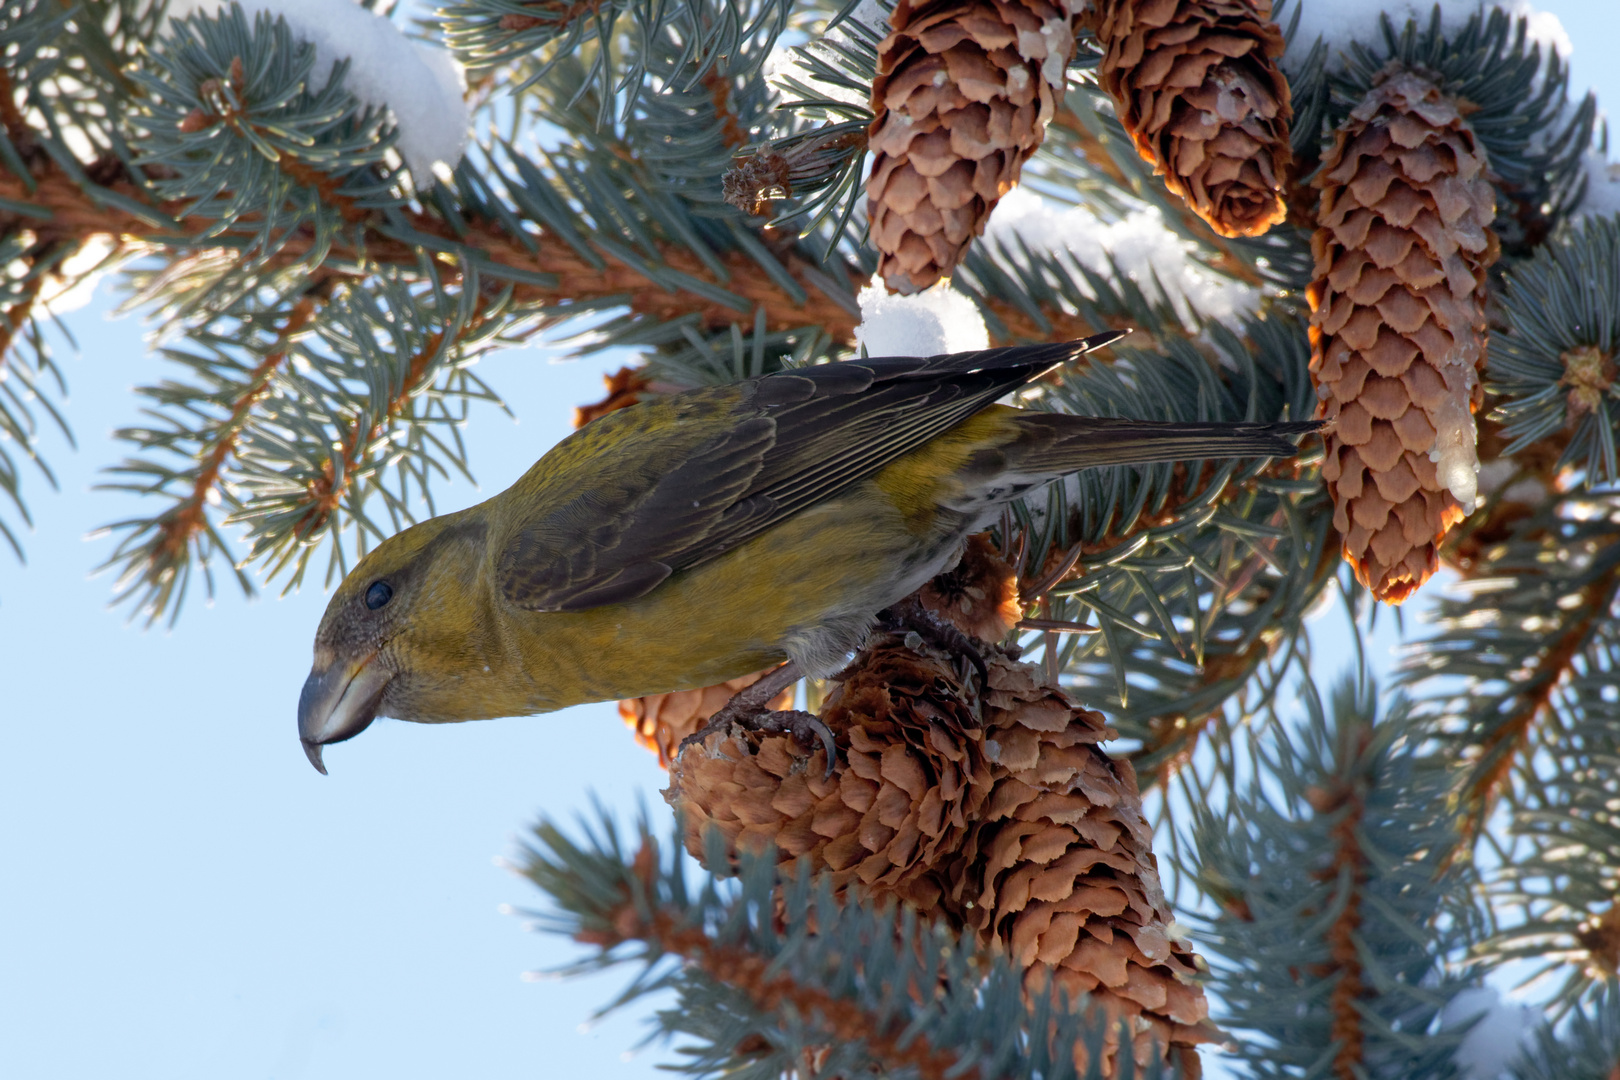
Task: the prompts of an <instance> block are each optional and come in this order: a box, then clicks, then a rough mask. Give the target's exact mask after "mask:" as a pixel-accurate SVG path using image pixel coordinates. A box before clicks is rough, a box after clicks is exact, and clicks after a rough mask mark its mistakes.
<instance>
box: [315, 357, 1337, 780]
mask: <svg viewBox="0 0 1620 1080" xmlns="http://www.w3.org/2000/svg"><path fill="white" fill-rule="evenodd" d="M1113 336H1114V335H1109V336H1108V338H1107V339H1106V340H1112V338H1113ZM1100 343H1102V342H1100V341H1099V340H1098V339H1092V340H1091V341H1090V342H1078V343H1067V344H1060V345H1039V346H1020V347H1015V348H1008V349H993V350H989V351H985V352H978V353H960V354H954V355H949V356H938V357H933V358H930V359H913V358H888V359H877V360H863V361H859V362H849V363H839V364H826V365H822V366H817V367H812V368H805V369H799V370H795V371H791V372H780V373H777V374H773V375H767V376H763V377H761V378H757V379H750V380H747V381H745V382H741V383H736V384H733V385H730V386H719V387H708V388H704V389H699V390H692V391H688V392H685V393H681V394H673V395H670V396H667V397H663V398H659V399H656V400H654V401H650V402H646V403H642V404H639V405H635V406H632V407H631V408H628V409H622V410H620V411H618V412H613V413H609V414H608V415H606V416H603V417H601V418H600V419H598V420H596V421H595V422H594V423H591V424H589V425H587V426H586V427H584V428H583V429H581V430H579V431H577V432H575V433H574V434H572V435H570V436H569V437H568V438H566V439H564V440H563V441H562V442H561V443H558V444H557V446H555V447H554V448H553V449H552V450H551V451H550V452H548V453H547V454H546V455H545V456H544V457H543V458H541V459H540V461H539V462H537V463H536V464H535V465H534V467H533V468H531V469H530V470H529V471H528V472H527V473H526V474H525V475H524V476H523V477H522V478H521V479H520V480H518V482H517V483H515V484H513V485H512V486H511V487H510V488H508V489H507V490H506V491H503V492H501V493H500V494H499V495H496V496H495V497H494V498H492V499H489V500H487V501H486V502H483V503H481V504H479V505H477V506H474V507H472V508H470V509H467V510H463V511H461V512H459V513H455V514H447V515H445V516H444V517H439V518H435V519H433V520H431V521H427V522H423V523H422V524H420V525H416V526H414V527H412V528H409V529H406V530H405V531H404V532H402V533H400V534H399V535H397V536H394V537H391V538H390V539H389V540H387V541H385V542H384V543H383V544H381V545H379V546H378V547H377V549H376V550H375V551H373V552H371V553H370V554H369V555H367V556H366V557H365V558H364V559H363V560H361V562H360V563H359V565H358V566H356V567H355V568H354V570H353V571H352V572H351V573H350V574H349V575H348V577H347V578H346V579H345V580H344V581H343V583H342V585H340V586H339V588H338V590H337V593H336V595H334V596H333V597H332V601H331V603H330V605H329V606H328V607H327V610H326V615H325V617H324V618H323V619H322V620H321V626H320V629H319V630H318V632H317V633H316V637H315V664H314V670H313V671H312V672H311V674H310V677H309V681H308V682H307V683H306V685H305V687H304V693H303V697H302V698H301V700H300V702H299V732H300V735H301V737H302V738H303V740H304V744H305V748H306V750H308V751H309V753H310V758H311V760H312V761H313V762H314V763H315V764H316V766H317V767H318V768H319V767H321V766H320V750H319V747H320V746H321V745H322V744H324V743H330V742H337V741H340V740H342V739H346V738H350V737H352V736H353V735H355V734H357V733H358V732H359V731H360V730H362V729H363V728H364V727H365V726H366V724H368V723H369V722H370V721H371V719H372V717H373V716H376V715H387V716H396V717H400V718H402V719H406V720H419V721H427V722H444V721H456V720H479V719H486V718H490V717H497V716H515V715H525V714H529V713H539V712H547V711H550V710H552V709H560V708H563V707H565V706H568V705H575V704H579V703H581V702H587V701H603V700H611V699H615V698H625V697H638V696H642V695H645V694H653V693H663V692H666V691H671V690H678V689H687V688H694V687H701V686H709V685H712V684H715V683H718V682H721V681H724V680H726V679H730V678H734V677H736V676H738V675H742V674H745V673H747V672H750V671H755V670H758V669H759V668H761V667H764V666H766V665H767V664H769V663H771V662H773V661H779V660H782V659H784V658H788V657H791V658H793V659H795V660H797V661H799V663H800V666H801V667H803V668H804V669H805V670H807V671H809V672H811V673H826V672H829V671H831V670H833V669H835V668H836V667H837V666H838V665H839V664H840V663H841V661H842V659H843V658H844V657H845V656H846V655H847V654H848V652H849V651H850V650H851V649H853V648H854V647H855V646H856V645H858V644H859V642H860V639H861V637H862V636H863V635H864V634H865V633H866V631H867V629H868V628H869V626H870V625H871V623H872V620H873V617H874V616H875V614H876V613H877V612H878V611H880V610H882V609H883V608H885V607H887V606H888V605H890V604H893V603H894V602H895V601H897V600H899V599H901V598H902V597H904V596H906V595H907V594H909V593H910V592H912V591H913V590H914V589H916V588H917V587H918V586H920V585H921V584H922V583H923V582H924V581H926V580H928V579H929V578H930V577H932V576H934V575H935V574H937V573H939V572H941V571H942V570H944V569H946V568H947V567H948V566H949V565H950V564H951V563H952V562H953V561H954V560H955V559H956V558H957V556H958V554H959V552H960V550H961V546H962V543H963V541H964V539H965V538H966V536H967V535H968V534H969V533H971V532H974V531H976V530H978V529H981V528H983V527H985V525H986V524H987V523H988V522H990V521H992V520H994V519H995V518H997V517H999V515H1000V513H1001V509H1002V507H1003V506H1004V505H1005V504H1006V503H1007V502H1009V501H1011V500H1013V499H1016V498H1019V497H1021V496H1023V495H1024V494H1025V493H1026V492H1028V491H1029V489H1031V488H1033V487H1036V486H1038V485H1041V484H1044V483H1046V482H1048V481H1050V480H1053V479H1056V478H1057V477H1061V476H1063V475H1065V474H1067V473H1071V472H1074V471H1076V470H1078V469H1082V468H1087V467H1090V466H1096V465H1110V464H1122V463H1133V462H1151V461H1166V460H1181V459H1192V458H1203V459H1207V458H1219V457H1236V456H1244V455H1255V456H1275V455H1288V454H1292V453H1293V452H1294V447H1293V445H1292V443H1290V442H1289V441H1287V440H1286V439H1285V438H1283V436H1285V435H1296V434H1299V433H1300V432H1303V431H1307V430H1311V429H1313V428H1314V427H1315V425H1314V424H1310V423H1305V424H1255V423H1238V424H1220V423H1214V424H1154V423H1145V422H1138V421H1131V420H1115V419H1098V418H1091V417H1079V416H1066V415H1060V414H1054V413H1038V412H1027V411H1024V410H1019V409H1013V408H1008V407H1005V406H1000V405H996V404H994V402H995V401H996V399H997V398H1000V397H1001V396H1003V395H1004V394H1006V393H1008V392H1009V391H1011V390H1014V389H1016V388H1017V387H1019V386H1020V385H1022V384H1023V383H1025V382H1027V381H1028V380H1030V379H1032V378H1034V377H1036V376H1038V375H1040V374H1041V373H1043V372H1044V371H1046V370H1048V369H1050V368H1051V367H1052V366H1054V365H1056V364H1060V363H1062V362H1064V361H1066V360H1069V359H1071V358H1073V357H1074V356H1077V355H1079V354H1080V353H1081V352H1084V351H1085V350H1086V348H1087V347H1094V346H1095V345H1096V344H1100ZM323 771H324V770H323Z"/></svg>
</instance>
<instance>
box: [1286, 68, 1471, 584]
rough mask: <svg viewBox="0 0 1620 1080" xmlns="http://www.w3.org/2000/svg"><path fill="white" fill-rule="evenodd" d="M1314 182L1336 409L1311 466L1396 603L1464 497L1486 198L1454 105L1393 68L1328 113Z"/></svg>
mask: <svg viewBox="0 0 1620 1080" xmlns="http://www.w3.org/2000/svg"><path fill="white" fill-rule="evenodd" d="M1315 184H1316V186H1317V187H1318V188H1320V189H1321V192H1322V197H1321V204H1320V206H1319V207H1318V210H1317V230H1316V233H1315V236H1314V237H1313V238H1312V241H1311V248H1312V251H1313V252H1314V254H1315V256H1316V280H1315V282H1313V283H1312V285H1311V287H1310V290H1309V297H1310V301H1311V309H1312V316H1311V342H1312V349H1313V355H1312V357H1311V371H1312V373H1313V374H1314V376H1315V379H1316V387H1317V389H1316V392H1317V396H1318V397H1320V398H1321V399H1322V405H1321V415H1323V416H1326V417H1330V418H1334V419H1336V420H1337V424H1336V425H1335V426H1334V427H1333V428H1331V429H1330V430H1329V432H1328V438H1327V450H1328V452H1327V459H1326V461H1325V462H1324V463H1323V466H1322V475H1323V477H1324V478H1326V480H1327V481H1328V487H1329V490H1330V491H1331V492H1332V494H1333V498H1334V502H1335V504H1336V508H1335V511H1334V524H1335V526H1337V528H1338V530H1339V532H1340V533H1341V535H1342V536H1343V538H1344V556H1345V558H1346V559H1347V560H1349V561H1350V563H1351V564H1352V565H1353V566H1354V567H1355V570H1356V577H1357V578H1358V579H1359V580H1360V581H1361V582H1362V584H1364V585H1366V586H1367V587H1368V588H1370V589H1371V590H1372V591H1373V593H1374V595H1376V596H1377V597H1379V599H1381V600H1385V601H1387V602H1389V603H1392V604H1398V603H1400V602H1401V601H1402V600H1404V599H1406V597H1408V596H1410V595H1411V593H1412V591H1413V590H1414V589H1416V588H1417V587H1418V586H1419V585H1421V584H1423V582H1424V581H1426V580H1427V579H1428V578H1429V575H1431V574H1433V573H1434V571H1435V569H1436V568H1437V567H1438V566H1439V554H1438V545H1439V543H1440V541H1441V539H1442V538H1443V537H1444V536H1445V534H1446V532H1447V531H1448V530H1450V529H1451V527H1452V526H1454V525H1456V524H1457V523H1458V522H1460V521H1461V520H1462V519H1463V517H1464V516H1465V515H1466V514H1468V513H1470V512H1472V510H1473V504H1474V496H1475V490H1476V487H1475V485H1476V479H1475V470H1476V467H1477V458H1476V456H1475V447H1474V444H1475V427H1474V418H1473V415H1472V414H1473V412H1474V411H1475V410H1477V409H1478V408H1479V406H1480V404H1481V402H1482V401H1483V397H1484V390H1483V387H1482V386H1481V384H1480V380H1479V375H1478V369H1479V368H1480V367H1482V366H1483V364H1484V361H1485V314H1484V304H1485V272H1486V268H1487V267H1489V266H1490V265H1491V263H1493V262H1495V261H1496V257H1497V254H1498V244H1497V239H1496V234H1495V233H1494V232H1492V231H1491V228H1490V222H1491V220H1492V218H1493V216H1494V214H1495V196H1494V194H1493V192H1492V189H1491V185H1490V182H1489V181H1488V179H1487V178H1486V162H1485V154H1484V151H1483V150H1482V149H1481V148H1480V147H1478V146H1477V144H1476V141H1475V138H1474V134H1473V131H1472V130H1471V129H1470V128H1469V126H1468V124H1467V123H1466V122H1465V121H1464V120H1463V118H1462V116H1461V115H1460V113H1459V112H1458V109H1457V105H1456V103H1455V102H1454V101H1452V100H1451V99H1450V98H1447V97H1446V96H1445V95H1443V94H1442V93H1441V92H1440V90H1439V89H1438V88H1437V87H1436V86H1435V85H1434V83H1432V82H1430V81H1429V80H1427V79H1425V78H1423V77H1422V76H1420V75H1418V74H1416V73H1414V72H1412V71H1410V70H1405V69H1400V70H1392V71H1389V72H1386V74H1385V76H1384V77H1383V79H1382V81H1381V82H1380V83H1379V84H1378V85H1377V86H1376V87H1374V89H1373V90H1372V91H1371V92H1370V93H1369V94H1368V95H1367V97H1366V98H1365V99H1364V100H1363V101H1362V102H1361V104H1360V105H1358V106H1357V107H1356V109H1355V110H1354V111H1353V112H1352V113H1351V114H1350V116H1349V117H1348V118H1347V119H1346V120H1345V122H1344V123H1343V124H1341V125H1340V127H1339V131H1338V135H1337V138H1336V139H1335V142H1334V146H1333V149H1332V151H1331V152H1330V153H1329V154H1328V155H1327V158H1326V159H1325V160H1324V162H1323V165H1322V171H1321V173H1320V174H1319V175H1318V177H1317V179H1316V181H1315Z"/></svg>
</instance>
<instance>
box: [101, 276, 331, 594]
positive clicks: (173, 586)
mask: <svg viewBox="0 0 1620 1080" xmlns="http://www.w3.org/2000/svg"><path fill="white" fill-rule="evenodd" d="M337 282H338V276H337V275H336V274H331V273H319V272H317V274H316V275H315V276H313V277H311V278H309V279H308V280H306V281H304V282H302V283H301V295H299V296H297V298H296V299H294V300H293V301H292V303H291V306H290V307H288V308H286V309H285V310H284V313H282V314H281V315H280V316H279V318H278V319H277V320H276V322H275V324H274V325H275V328H274V330H273V331H272V333H273V340H272V343H271V344H270V345H269V347H268V348H267V349H266V350H265V351H264V353H263V355H262V358H261V359H259V360H258V362H257V363H255V364H254V365H253V366H252V367H251V368H249V369H247V371H246V372H245V374H244V375H243V377H242V378H241V379H240V380H238V381H236V382H234V383H232V384H230V385H229V388H228V390H227V392H226V393H225V394H224V395H216V396H215V400H216V401H220V402H221V403H222V404H223V406H224V408H223V413H222V415H221V414H217V413H216V416H217V417H218V419H217V421H216V422H215V423H212V424H209V425H208V426H207V427H206V429H205V430H206V435H204V436H203V437H202V438H201V439H200V440H197V445H196V448H195V450H194V451H193V455H194V465H193V467H191V468H189V469H187V470H185V471H183V472H180V473H177V474H173V475H172V477H171V476H170V475H166V474H165V471H164V470H162V469H160V468H153V467H151V466H150V465H146V464H143V463H141V462H137V461H128V462H125V463H124V464H123V465H122V466H120V467H118V468H116V469H115V470H113V472H114V475H118V476H122V477H126V478H133V477H134V476H147V477H151V478H153V480H155V481H156V483H157V484H159V485H161V487H160V488H158V490H162V491H166V492H173V498H174V501H173V502H172V503H171V504H170V505H169V506H168V507H167V508H166V509H165V510H163V511H162V512H161V513H160V514H159V515H158V516H157V517H155V518H151V519H146V520H139V519H137V520H133V521H125V522H120V523H118V524H116V525H113V526H110V527H109V528H110V529H112V530H121V531H123V532H124V535H123V536H122V538H121V539H120V540H119V543H118V546H117V547H116V548H115V549H114V551H113V553H112V554H111V555H110V556H109V557H108V558H107V559H106V561H105V562H103V563H102V565H101V567H100V569H103V570H105V569H111V568H115V567H123V568H124V570H123V573H122V574H121V575H120V578H119V581H118V584H117V585H116V586H115V591H116V592H117V593H118V595H117V596H116V598H115V600H114V601H113V602H114V603H115V604H116V603H119V602H121V601H124V600H130V601H133V603H134V605H135V607H136V609H137V610H138V611H144V612H146V613H147V614H148V620H149V621H151V620H155V619H157V618H158V617H160V616H161V614H162V613H164V612H168V613H169V615H170V621H171V624H172V622H173V620H174V619H175V618H178V616H179V612H180V605H181V601H182V599H183V597H184V595H185V592H186V588H187V583H188V579H189V576H190V573H191V571H192V569H193V568H194V567H196V566H203V567H204V568H207V567H208V566H209V564H210V562H211V560H212V556H213V554H214V552H216V551H218V552H221V553H224V552H228V551H229V550H230V547H229V545H228V543H227V542H226V540H225V537H224V536H223V535H222V534H221V532H220V529H219V525H218V522H217V520H215V519H214V518H213V517H211V516H210V507H211V506H215V505H221V506H222V505H226V503H227V499H228V500H229V505H230V507H231V508H232V509H236V508H239V505H240V504H239V502H238V500H237V499H236V497H235V496H234V494H231V489H232V487H233V486H234V485H231V484H228V483H227V482H226V467H227V465H228V464H230V463H231V462H232V459H233V458H234V457H235V456H236V454H237V451H238V449H239V448H240V446H241V443H242V440H243V438H244V436H245V435H246V434H247V433H248V431H249V429H250V425H251V424H253V423H254V422H255V420H256V417H255V415H254V411H255V409H257V408H258V407H259V406H260V405H261V404H262V403H263V401H264V400H265V398H266V397H267V396H268V395H269V394H270V393H271V391H272V386H273V380H274V379H275V377H276V375H277V373H278V372H279V371H280V370H281V368H282V367H283V366H284V365H285V364H286V363H287V361H288V358H289V357H290V356H291V342H292V340H293V339H294V338H295V337H296V336H297V335H299V334H301V333H303V332H304V331H305V330H306V329H307V328H308V326H309V324H310V322H311V321H312V320H313V319H314V317H315V315H316V313H317V311H318V310H319V308H320V307H321V306H322V305H323V304H325V303H326V302H327V301H329V300H330V299H331V298H332V291H333V288H334V287H335V286H336V284H337ZM289 299H290V298H289ZM214 368H215V370H216V371H217V370H219V365H214ZM221 399H222V400H221ZM160 400H164V399H161V398H160ZM165 403H166V404H171V405H172V404H175V403H178V402H177V399H176V397H175V396H173V391H172V390H171V392H170V394H169V395H168V396H167V398H166V400H165ZM201 404H202V403H201V402H195V401H187V402H186V407H187V409H188V411H191V410H195V409H196V408H197V407H198V406H199V405H201ZM179 430H184V429H183V428H180V429H179ZM154 436H155V432H152V431H150V430H149V431H140V430H137V429H125V430H123V431H121V432H119V437H120V438H123V439H125V440H128V441H131V442H134V443H136V444H137V445H139V446H141V447H142V448H143V449H147V450H151V449H154V448H157V447H159V446H162V447H163V448H164V449H168V450H174V449H178V444H177V443H175V442H171V441H167V440H161V439H159V438H156V437H154ZM175 481H178V482H175ZM102 486H103V487H104V488H110V489H113V490H118V489H124V490H130V489H131V487H132V484H131V483H130V482H129V481H127V480H126V481H125V482H123V483H116V484H104V485H102ZM136 489H137V490H143V491H144V492H147V493H152V492H153V487H152V486H149V485H140V486H138V487H136ZM216 516H217V515H216ZM233 561H234V560H233ZM205 574H206V578H207V588H208V595H209V596H210V598H211V597H212V595H213V580H212V574H211V572H210V571H207V570H206V569H205ZM235 576H236V579H237V583H238V584H239V585H240V587H241V588H242V591H243V592H244V593H245V594H248V595H251V594H252V592H253V586H252V583H251V581H250V580H249V578H248V577H247V575H246V574H244V573H243V572H242V570H241V568H240V567H237V568H236V569H235Z"/></svg>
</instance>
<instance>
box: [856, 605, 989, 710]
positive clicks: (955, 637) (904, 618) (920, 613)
mask: <svg viewBox="0 0 1620 1080" xmlns="http://www.w3.org/2000/svg"><path fill="white" fill-rule="evenodd" d="M878 625H879V626H881V627H882V628H883V629H885V630H908V631H911V632H913V633H915V634H916V635H917V636H918V637H919V638H921V639H922V640H923V641H926V642H927V643H928V644H930V645H932V646H934V647H935V648H937V649H939V650H941V651H942V652H946V653H949V654H951V655H952V656H957V657H960V658H962V659H964V660H966V661H967V662H968V663H969V664H971V665H972V667H973V670H974V672H975V673H977V674H978V676H979V689H980V692H981V693H982V692H983V691H985V690H987V689H989V687H990V669H989V667H988V666H986V664H985V662H984V653H982V652H980V651H979V646H978V643H977V642H976V641H974V639H973V638H972V637H970V636H968V635H967V634H965V633H963V632H962V631H961V630H960V629H958V628H957V626H956V624H954V623H952V622H950V621H948V620H946V619H942V618H940V617H939V616H938V615H936V614H934V613H933V612H932V611H929V610H928V609H927V608H926V607H924V606H923V605H922V603H921V602H919V601H918V600H917V598H916V597H915V596H908V597H907V598H906V599H904V600H902V601H900V603H898V604H896V605H894V606H893V607H891V608H885V609H884V610H882V611H880V612H879V613H878Z"/></svg>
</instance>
